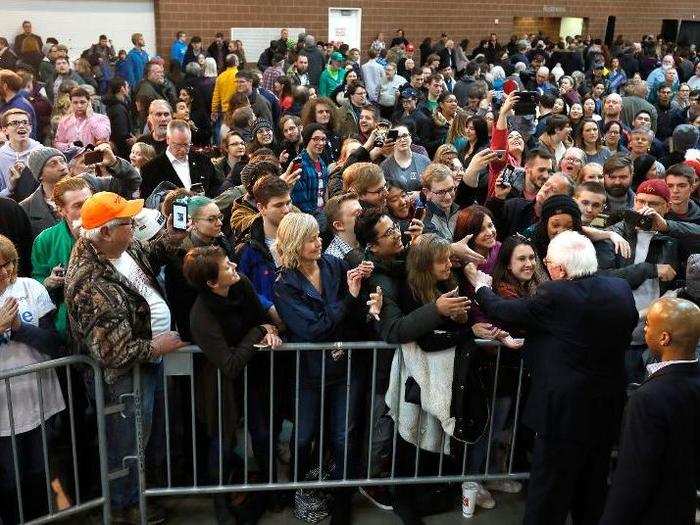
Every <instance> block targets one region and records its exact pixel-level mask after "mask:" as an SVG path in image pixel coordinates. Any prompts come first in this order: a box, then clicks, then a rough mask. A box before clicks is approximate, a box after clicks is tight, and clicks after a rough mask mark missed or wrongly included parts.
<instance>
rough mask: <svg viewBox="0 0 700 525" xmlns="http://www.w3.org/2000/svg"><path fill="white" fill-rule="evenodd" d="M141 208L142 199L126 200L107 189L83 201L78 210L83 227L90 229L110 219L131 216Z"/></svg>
mask: <svg viewBox="0 0 700 525" xmlns="http://www.w3.org/2000/svg"><path fill="white" fill-rule="evenodd" d="M141 209H143V199H134V200H130V201H128V200H126V199H125V198H124V197H121V196H120V195H117V194H116V193H112V192H109V191H100V192H99V193H95V194H94V195H93V196H92V197H90V198H89V199H88V200H86V201H85V203H84V204H83V208H82V209H81V210H80V218H81V220H82V223H83V228H85V229H87V230H91V229H93V228H99V227H100V226H103V225H105V224H107V223H108V222H109V221H111V220H112V219H121V218H131V217H133V216H135V215H136V214H137V213H138V212H140V211H141Z"/></svg>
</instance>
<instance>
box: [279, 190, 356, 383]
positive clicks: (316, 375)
mask: <svg viewBox="0 0 700 525" xmlns="http://www.w3.org/2000/svg"><path fill="white" fill-rule="evenodd" d="M297 184H298V183H297ZM318 265H319V267H320V270H321V283H322V285H323V294H320V293H319V292H318V290H316V288H314V286H313V285H312V284H311V283H310V282H309V280H308V279H307V278H306V277H304V275H302V273H301V272H300V271H299V270H290V269H286V268H283V269H281V270H280V272H279V275H278V277H277V280H276V281H275V283H274V285H273V293H274V303H275V308H276V309H277V313H278V314H279V316H280V317H281V318H282V320H283V321H284V324H285V325H287V334H288V337H289V341H290V342H293V343H323V342H331V341H343V340H344V335H345V329H344V325H345V322H346V320H347V317H348V315H349V314H350V312H351V311H352V310H353V309H355V310H360V308H357V306H358V302H357V300H356V299H355V298H354V297H352V295H350V293H349V292H348V286H347V278H346V273H347V270H348V267H347V265H346V263H345V261H343V260H341V259H338V258H336V257H333V256H332V255H322V256H321V258H320V259H319V261H318ZM325 353H326V383H328V382H330V381H336V380H342V379H343V378H344V377H345V373H346V359H347V355H346V354H344V355H343V356H342V357H341V358H339V359H338V360H334V359H332V358H331V356H330V352H325ZM320 357H321V356H320V352H318V351H307V352H301V361H300V364H301V376H302V379H301V380H302V382H304V383H306V384H309V383H312V384H313V383H316V384H319V382H320V379H321V359H320Z"/></svg>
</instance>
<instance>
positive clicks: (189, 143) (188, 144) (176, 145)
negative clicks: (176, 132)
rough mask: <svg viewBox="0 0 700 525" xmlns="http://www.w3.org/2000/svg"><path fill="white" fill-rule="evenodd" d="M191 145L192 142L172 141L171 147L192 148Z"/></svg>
mask: <svg viewBox="0 0 700 525" xmlns="http://www.w3.org/2000/svg"><path fill="white" fill-rule="evenodd" d="M191 145H192V143H191V142H185V143H184V144H183V143H180V142H171V143H170V147H171V148H175V149H190V146H191Z"/></svg>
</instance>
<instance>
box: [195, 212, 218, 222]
mask: <svg viewBox="0 0 700 525" xmlns="http://www.w3.org/2000/svg"><path fill="white" fill-rule="evenodd" d="M195 221H205V222H208V223H210V224H214V223H216V222H224V215H223V214H222V213H220V214H219V215H210V216H209V217H197V218H196V219H195Z"/></svg>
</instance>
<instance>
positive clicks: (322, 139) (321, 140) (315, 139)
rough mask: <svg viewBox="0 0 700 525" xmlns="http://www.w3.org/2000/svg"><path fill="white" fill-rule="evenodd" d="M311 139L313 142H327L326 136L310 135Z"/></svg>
mask: <svg viewBox="0 0 700 525" xmlns="http://www.w3.org/2000/svg"><path fill="white" fill-rule="evenodd" d="M311 140H312V141H313V142H328V139H327V138H326V137H311Z"/></svg>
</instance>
